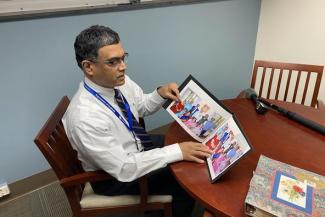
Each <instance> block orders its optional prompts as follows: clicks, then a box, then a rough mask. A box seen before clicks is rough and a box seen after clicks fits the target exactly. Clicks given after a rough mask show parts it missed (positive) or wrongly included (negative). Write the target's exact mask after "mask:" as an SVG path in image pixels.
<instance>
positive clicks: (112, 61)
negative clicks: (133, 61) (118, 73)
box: [90, 52, 129, 68]
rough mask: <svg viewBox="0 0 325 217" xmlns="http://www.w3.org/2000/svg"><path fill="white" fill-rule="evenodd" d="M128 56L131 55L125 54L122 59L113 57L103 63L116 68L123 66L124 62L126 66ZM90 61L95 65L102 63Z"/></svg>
mask: <svg viewBox="0 0 325 217" xmlns="http://www.w3.org/2000/svg"><path fill="white" fill-rule="evenodd" d="M128 56H129V53H127V52H125V53H124V55H123V56H122V57H113V58H111V59H108V60H104V61H103V63H104V64H105V65H107V66H109V67H112V68H116V67H118V66H119V65H121V64H122V61H123V63H124V64H126V63H127V58H128ZM90 61H91V62H93V63H100V62H99V61H98V60H90Z"/></svg>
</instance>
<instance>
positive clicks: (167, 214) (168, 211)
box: [164, 203, 173, 217]
mask: <svg viewBox="0 0 325 217" xmlns="http://www.w3.org/2000/svg"><path fill="white" fill-rule="evenodd" d="M164 217H173V213H172V204H171V203H165V208H164Z"/></svg>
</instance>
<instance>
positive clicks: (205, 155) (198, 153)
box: [196, 151, 211, 157]
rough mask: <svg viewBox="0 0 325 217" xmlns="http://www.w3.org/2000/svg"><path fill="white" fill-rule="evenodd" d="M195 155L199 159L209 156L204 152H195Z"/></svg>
mask: <svg viewBox="0 0 325 217" xmlns="http://www.w3.org/2000/svg"><path fill="white" fill-rule="evenodd" d="M196 155H198V156H200V157H210V156H211V154H210V153H208V152H205V151H197V153H196Z"/></svg>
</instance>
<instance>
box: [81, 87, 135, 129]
mask: <svg viewBox="0 0 325 217" xmlns="http://www.w3.org/2000/svg"><path fill="white" fill-rule="evenodd" d="M84 87H85V89H86V90H87V91H88V92H89V93H91V94H92V95H93V96H95V97H96V98H97V99H98V100H99V101H101V102H102V103H103V104H104V105H105V106H106V107H107V108H109V109H110V110H111V111H112V112H113V113H114V114H115V115H116V117H118V119H120V120H121V121H122V123H123V124H124V125H125V126H126V128H128V129H129V130H130V131H131V132H132V134H133V119H132V112H131V110H130V106H129V103H128V102H127V101H126V99H125V98H124V96H122V98H123V101H124V108H125V110H126V112H127V116H128V117H127V118H128V124H127V123H126V122H125V120H124V119H123V117H122V115H121V114H120V113H118V111H116V109H115V108H114V107H113V106H112V105H111V104H110V103H109V102H107V100H106V99H104V98H103V97H102V96H101V95H100V94H99V93H97V92H96V91H95V90H94V89H92V88H91V87H89V86H88V84H86V82H84Z"/></svg>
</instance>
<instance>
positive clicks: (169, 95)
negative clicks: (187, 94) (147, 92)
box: [166, 92, 178, 101]
mask: <svg viewBox="0 0 325 217" xmlns="http://www.w3.org/2000/svg"><path fill="white" fill-rule="evenodd" d="M166 97H167V98H169V99H172V100H174V101H178V98H177V97H176V96H175V95H174V94H172V93H171V92H168V93H166Z"/></svg>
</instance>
